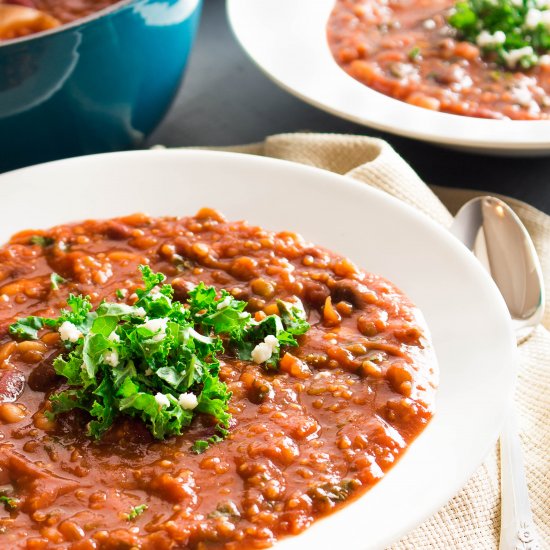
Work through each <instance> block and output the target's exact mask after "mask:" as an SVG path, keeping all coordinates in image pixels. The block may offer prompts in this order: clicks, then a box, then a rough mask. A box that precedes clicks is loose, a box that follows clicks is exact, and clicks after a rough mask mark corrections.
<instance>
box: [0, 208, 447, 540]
mask: <svg viewBox="0 0 550 550" xmlns="http://www.w3.org/2000/svg"><path fill="white" fill-rule="evenodd" d="M140 265H149V266H150V267H151V269H152V270H153V271H156V272H160V273H163V274H164V275H166V282H167V283H170V284H171V285H172V287H173V289H174V299H175V300H177V301H181V302H183V303H185V302H186V300H187V299H188V297H189V293H190V292H191V291H192V289H193V288H194V287H195V286H196V285H198V284H199V283H200V282H203V283H204V284H206V285H212V286H214V287H216V289H218V290H220V291H221V289H225V290H227V291H228V292H230V293H231V295H232V296H234V297H235V298H237V299H238V300H242V301H245V302H246V304H247V305H246V310H247V311H248V312H250V313H251V315H253V316H255V318H257V319H262V318H265V315H273V314H274V315H278V314H280V311H279V309H278V305H277V304H278V303H279V304H280V303H281V302H278V301H277V300H290V301H293V300H298V299H299V300H301V302H302V304H303V306H304V310H305V313H306V315H307V321H308V323H309V326H310V328H309V330H308V331H307V332H306V333H305V334H303V335H301V336H298V337H297V338H298V344H299V345H298V346H297V347H292V348H285V347H284V346H283V347H282V349H281V360H280V364H279V366H278V368H276V369H268V368H266V366H265V365H263V364H258V363H259V361H258V362H256V360H254V361H248V360H243V359H239V358H237V357H236V356H235V354H234V353H231V351H230V350H229V349H228V348H227V347H226V348H225V351H224V352H223V353H222V355H221V367H220V371H219V377H220V379H221V380H222V381H223V382H225V384H227V388H228V390H230V391H231V392H232V395H231V398H230V400H229V413H230V414H231V420H230V422H229V426H228V433H227V434H226V437H225V438H224V439H222V440H221V441H218V442H215V443H213V444H211V445H210V446H209V447H208V448H207V449H206V450H204V452H202V453H201V454H197V453H196V452H193V450H192V448H193V445H194V443H195V442H196V441H197V440H204V439H206V438H209V437H211V436H212V435H213V434H214V433H215V429H216V426H215V422H213V419H212V418H211V417H210V416H209V415H208V414H202V413H198V414H196V416H195V417H194V418H193V421H192V423H191V425H190V426H189V427H188V428H186V429H185V430H184V431H183V433H182V435H178V436H170V437H166V438H164V439H158V438H157V439H155V438H154V437H153V435H152V434H151V433H150V431H149V430H148V429H147V428H146V426H145V425H144V423H143V422H142V421H141V420H140V419H138V418H132V417H129V416H119V417H117V418H116V419H115V421H114V424H113V425H112V426H111V427H110V429H108V430H107V431H106V432H105V433H104V434H103V435H102V437H101V438H99V439H95V438H92V437H90V436H89V435H88V432H87V429H88V423H89V422H90V416H89V415H88V413H86V412H83V411H78V410H73V411H71V412H66V413H63V414H58V415H56V416H55V417H52V416H51V415H49V414H47V412H48V410H50V409H51V403H50V401H49V396H51V394H52V393H54V392H56V391H59V390H60V389H62V388H64V387H66V380H65V379H64V378H63V377H62V376H60V375H58V374H56V372H55V371H54V369H53V367H52V362H53V360H54V358H55V357H56V356H58V355H59V354H60V353H64V352H65V348H64V344H63V342H61V341H60V336H61V337H63V336H62V334H61V329H60V330H59V331H58V330H55V329H53V328H47V327H45V328H41V329H40V330H39V331H38V334H37V339H22V338H20V337H18V336H15V335H13V334H11V333H10V331H9V330H8V329H9V327H10V325H11V324H13V323H14V322H15V321H16V320H17V319H20V318H21V317H28V316H31V315H39V316H43V317H56V316H58V315H59V314H60V310H61V309H62V308H64V307H66V300H67V298H68V296H69V294H70V293H72V294H74V295H79V294H82V295H88V296H89V297H90V300H91V302H92V304H93V305H94V307H96V306H97V305H98V304H99V303H100V302H101V301H102V300H107V301H108V302H114V303H120V304H129V305H132V304H134V303H135V302H136V300H137V295H136V291H137V292H138V294H139V288H140V287H141V286H142V281H141V276H140V273H139V271H138V266H140ZM52 273H55V274H57V275H56V278H53V277H52ZM54 283H55V284H54ZM117 291H118V292H117ZM266 341H267V340H266ZM436 385H437V366H436V362H435V357H434V354H433V350H432V348H431V344H430V341H429V338H428V334H427V328H426V326H425V324H424V321H423V318H422V316H421V314H420V312H419V311H418V309H417V308H416V307H415V306H414V305H413V304H412V303H411V302H410V301H409V300H408V299H407V297H406V296H404V295H403V294H402V293H401V292H400V291H399V290H398V289H397V288H396V287H395V286H394V285H393V284H392V283H390V282H388V281H386V280H385V279H383V278H381V277H379V276H377V275H373V274H370V273H368V272H365V271H362V270H360V269H359V268H358V267H356V266H355V265H354V264H353V263H352V261H350V260H349V259H346V258H343V257H341V256H339V255H337V254H334V253H332V252H330V251H328V250H326V249H324V248H322V247H319V246H316V245H313V244H311V243H308V242H306V241H305V240H304V239H303V238H301V237H300V236H299V235H296V234H294V233H291V232H281V233H273V232H270V231H266V230H263V229H261V228H259V227H255V226H251V225H248V224H247V223H245V222H227V221H225V220H224V218H223V217H222V216H221V214H219V213H218V212H216V211H213V210H209V209H203V210H201V211H200V212H199V213H198V214H197V215H196V216H195V217H189V218H152V217H149V216H146V215H144V214H135V215H131V216H128V217H124V218H117V219H112V220H107V221H97V220H92V221H85V222H82V223H76V224H70V225H62V226H58V227H54V228H53V229H50V230H47V231H30V230H29V231H23V232H21V233H18V234H16V235H15V236H14V237H12V239H11V240H10V242H9V243H8V244H6V245H4V246H3V247H2V248H0V495H4V500H5V501H6V502H5V506H2V503H1V502H0V546H1V547H2V548H25V549H43V548H52V547H56V548H67V549H72V550H93V549H113V550H114V549H130V548H139V549H147V550H153V549H154V550H163V549H175V548H228V549H237V548H239V549H240V548H265V547H268V546H271V545H272V544H273V543H275V542H276V541H277V540H278V539H279V538H281V537H285V536H288V535H296V534H298V533H300V532H302V531H303V530H304V529H306V528H307V527H308V526H310V525H311V524H312V523H313V522H314V521H315V520H316V519H317V518H319V517H322V516H325V515H327V514H329V513H332V512H333V511H335V510H337V509H338V508H339V507H341V506H343V505H345V504H346V503H347V502H349V501H350V500H353V499H355V498H357V497H358V496H360V495H361V494H363V493H364V492H365V491H367V490H368V489H369V488H370V487H372V486H373V485H374V484H375V483H377V482H378V481H379V480H380V479H381V478H382V477H383V476H384V473H385V472H386V471H387V470H388V469H389V468H391V467H392V466H393V465H394V464H395V462H396V460H398V459H399V457H401V455H402V454H403V453H404V452H405V450H406V449H407V447H408V446H409V445H410V444H411V442H412V441H413V440H414V439H415V438H416V437H417V436H418V434H419V433H420V432H421V431H422V430H423V429H424V428H425V426H426V424H427V423H428V422H429V420H430V418H431V417H432V414H433V410H434V394H435V389H436ZM159 406H160V405H159ZM8 499H9V500H8ZM136 507H137V508H136ZM132 510H134V511H136V510H137V511H136V512H135V513H131V514H129V512H130V511H132Z"/></svg>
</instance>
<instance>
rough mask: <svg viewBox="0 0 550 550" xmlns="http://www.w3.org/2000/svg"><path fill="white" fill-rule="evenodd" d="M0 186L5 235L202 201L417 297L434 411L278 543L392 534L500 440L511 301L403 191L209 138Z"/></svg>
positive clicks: (92, 159) (369, 541)
mask: <svg viewBox="0 0 550 550" xmlns="http://www.w3.org/2000/svg"><path fill="white" fill-rule="evenodd" d="M0 186H1V188H2V205H3V209H2V210H3V213H2V226H1V230H0V239H1V240H3V241H5V240H6V239H8V238H9V236H10V235H11V234H12V233H14V232H16V231H18V230H21V229H25V228H31V227H32V228H46V227H49V226H52V225H55V224H60V223H64V222H68V221H72V220H73V221H76V220H81V219H84V218H106V217H111V216H118V215H122V214H129V213H132V212H136V211H146V212H148V213H150V214H152V215H156V216H160V215H181V216H183V215H190V214H194V213H195V212H196V211H197V210H198V209H199V208H200V207H202V206H210V207H214V208H218V209H220V210H221V211H222V212H224V213H225V214H226V216H227V217H228V218H229V219H243V218H244V219H247V220H249V221H250V222H252V223H255V224H260V225H262V226H264V227H266V228H268V229H273V230H284V229H287V230H293V231H297V232H299V233H301V234H302V235H303V236H304V237H305V238H307V239H309V240H311V241H313V242H315V243H318V244H320V245H323V246H326V247H328V248H330V249H332V250H334V251H337V252H340V253H342V254H345V255H347V256H349V257H350V258H352V259H353V260H354V261H355V262H356V263H357V264H359V265H360V266H362V267H363V268H364V269H367V270H369V271H372V272H375V273H378V274H380V275H383V276H384V277H387V278H388V279H390V280H392V281H393V282H395V283H396V284H397V285H398V286H399V287H400V288H401V289H402V290H403V291H404V292H405V293H406V294H408V295H409V296H410V298H411V299H412V300H413V301H414V302H415V303H416V304H417V305H418V306H420V308H421V309H422V311H423V313H424V315H425V317H426V320H427V322H428V325H429V327H430V329H431V332H432V336H433V343H434V346H435V350H436V353H437V356H438V360H439V367H440V379H441V384H440V388H439V391H438V394H437V407H436V409H437V410H436V414H435V416H434V418H433V420H432V421H431V422H430V424H429V425H428V427H427V429H426V430H425V431H424V432H423V433H422V434H421V435H420V436H419V438H418V439H417V440H416V441H415V442H414V443H413V444H412V446H411V447H410V449H409V450H408V451H407V453H406V454H405V456H404V457H403V459H402V460H401V461H400V462H399V463H398V464H397V465H396V466H395V467H394V468H393V469H392V470H391V471H390V472H389V473H388V475H387V476H386V477H385V478H384V479H383V480H382V481H381V482H380V483H379V484H378V485H376V486H375V487H374V489H372V490H371V491H369V492H368V493H366V494H365V495H364V496H363V497H361V498H359V499H358V500H357V501H355V502H353V503H352V504H350V505H349V506H347V507H345V508H344V509H343V510H341V511H340V512H338V513H336V514H334V515H332V516H330V517H328V518H326V519H324V520H321V521H319V522H317V523H316V524H315V525H314V526H313V527H312V528H310V529H309V530H307V531H306V532H305V533H303V534H302V535H300V536H298V537H295V538H289V539H285V540H283V541H282V542H281V543H280V544H279V545H278V548H280V549H284V550H290V549H298V548H306V547H307V548H315V549H316V550H322V549H327V550H329V549H330V550H334V548H346V549H362V550H363V549H366V548H380V547H383V546H385V545H387V544H390V543H391V542H392V541H394V540H396V539H398V538H399V537H401V536H402V535H403V534H405V533H406V532H407V531H409V530H410V529H412V528H414V527H415V526H416V525H418V524H419V523H421V522H422V521H423V520H424V519H426V518H427V517H428V516H430V515H431V514H432V513H434V512H435V511H436V510H437V509H438V508H440V507H441V506H443V505H444V504H445V502H446V501H447V500H448V499H449V498H451V497H452V496H453V495H454V494H455V493H456V492H457V491H458V490H459V489H460V488H461V487H462V486H463V485H464V484H465V483H466V481H467V480H468V478H469V477H470V476H471V474H472V473H473V472H474V470H475V469H476V467H477V466H478V465H479V464H480V463H481V461H482V460H483V457H484V456H485V454H486V453H487V451H488V449H489V448H490V446H491V445H492V444H493V443H494V441H495V440H496V438H497V435H498V432H499V428H500V424H501V419H502V418H503V416H504V412H505V409H506V406H507V403H508V402H509V397H510V394H511V390H512V386H513V378H514V370H515V369H514V367H515V361H516V353H515V344H514V338H513V332H512V328H511V323H510V321H509V317H508V314H507V310H506V306H505V304H504V302H503V300H502V298H501V296H500V294H499V292H498V290H497V289H496V287H495V285H494V284H493V282H492V280H491V279H490V278H489V276H488V275H487V273H486V272H485V271H484V270H483V268H482V267H481V265H480V264H478V262H477V260H475V259H474V257H473V256H472V255H471V254H470V253H469V252H468V251H467V250H466V249H465V248H464V247H463V246H462V245H461V244H460V243H459V242H458V241H457V240H456V239H455V238H454V237H452V236H451V235H450V234H449V233H448V232H447V231H446V230H445V229H443V228H442V227H441V226H439V225H438V224H436V223H435V222H433V221H431V220H430V219H428V218H427V217H425V216H424V215H422V214H420V213H419V212H417V211H416V210H414V209H413V208H411V207H409V206H407V205H405V204H404V203H402V202H400V201H398V200H397V199H394V198H392V197H390V196H389V195H387V194H385V193H382V192H380V191H377V190H373V189H371V188H369V187H368V186H367V185H365V184H361V183H359V182H356V181H354V180H351V179H349V178H345V177H342V176H337V175H334V174H332V173H329V172H325V171H322V170H318V169H314V168H309V167H305V166H302V165H298V164H293V163H289V162H283V161H278V160H273V159H266V158H259V157H250V156H246V155H238V154H231V153H216V152H205V151H169V150H162V151H136V152H128V153H112V154H106V155H96V156H88V157H80V158H74V159H69V160H64V161H57V162H53V163H49V164H44V165H39V166H35V167H31V168H25V169H22V170H18V171H16V172H11V173H8V174H4V175H2V176H0Z"/></svg>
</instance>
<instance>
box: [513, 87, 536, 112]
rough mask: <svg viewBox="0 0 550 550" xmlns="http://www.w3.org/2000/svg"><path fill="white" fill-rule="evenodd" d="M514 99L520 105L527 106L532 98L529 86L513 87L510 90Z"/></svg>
mask: <svg viewBox="0 0 550 550" xmlns="http://www.w3.org/2000/svg"><path fill="white" fill-rule="evenodd" d="M510 92H511V94H512V97H513V98H514V100H515V101H516V102H517V103H518V104H519V105H521V106H522V107H529V105H531V101H532V100H533V94H532V93H531V91H530V90H529V88H525V87H519V86H518V87H515V88H512V89H511V90H510Z"/></svg>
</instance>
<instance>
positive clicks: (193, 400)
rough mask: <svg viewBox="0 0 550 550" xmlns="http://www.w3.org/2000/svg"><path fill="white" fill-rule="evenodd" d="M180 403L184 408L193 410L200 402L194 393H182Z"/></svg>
mask: <svg viewBox="0 0 550 550" xmlns="http://www.w3.org/2000/svg"><path fill="white" fill-rule="evenodd" d="M178 403H179V404H180V407H181V408H182V409H186V410H189V411H191V410H193V409H194V408H195V407H196V406H197V405H198V404H199V400H198V399H197V396H196V395H195V394H194V393H182V394H181V395H180V396H179V398H178Z"/></svg>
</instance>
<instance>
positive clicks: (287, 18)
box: [227, 0, 550, 155]
mask: <svg viewBox="0 0 550 550" xmlns="http://www.w3.org/2000/svg"><path fill="white" fill-rule="evenodd" d="M334 4H335V0H253V1H251V0H227V9H228V14H229V19H230V22H231V26H232V27H233V31H234V32H235V35H236V36H237V38H238V40H239V42H240V43H241V45H242V47H243V48H244V49H245V51H246V52H247V53H248V55H249V56H250V57H251V58H252V60H253V61H254V62H255V63H256V64H257V65H258V66H259V67H260V68H261V69H262V70H263V71H265V72H266V74H267V75H268V76H270V77H271V78H272V79H273V80H274V81H275V82H276V83H277V84H279V85H280V86H281V87H282V88H284V89H285V90H287V91H289V92H290V93H292V94H294V95H296V96H298V97H299V98H301V99H303V100H304V101H307V102H308V103H311V104H312V105H315V106H316V107H319V108H320V109H324V110H325V111H328V112H329V113H332V114H334V115H337V116H341V117H343V118H345V119H348V120H352V121H353V122H357V123H359V124H364V125H366V126H370V127H372V128H377V129H378V130H383V131H386V132H391V133H394V134H399V135H403V136H407V137H411V138H416V139H421V140H425V141H429V142H433V143H437V144H439V145H449V146H453V147H457V148H461V149H467V150H471V151H477V152H485V153H493V154H495V153H496V154H506V155H543V154H550V121H512V120H486V119H481V118H472V117H465V116H459V115H451V114H446V113H439V112H434V111H429V110H428V109H422V108H420V107H415V106H413V105H409V104H407V103H404V102H402V101H398V100H396V99H393V98H391V97H388V96H385V95H383V94H381V93H379V92H376V91H374V90H372V89H370V88H368V87H367V86H364V85H363V84H361V83H360V82H358V81H356V80H355V79H353V78H352V77H351V76H349V75H348V74H347V73H346V72H345V71H343V70H342V69H341V68H340V67H339V66H338V65H337V63H336V62H335V61H334V59H333V57H332V54H331V52H330V50H329V46H328V43H327V37H326V24H327V21H328V17H329V15H330V12H331V10H332V8H333V6H334Z"/></svg>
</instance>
